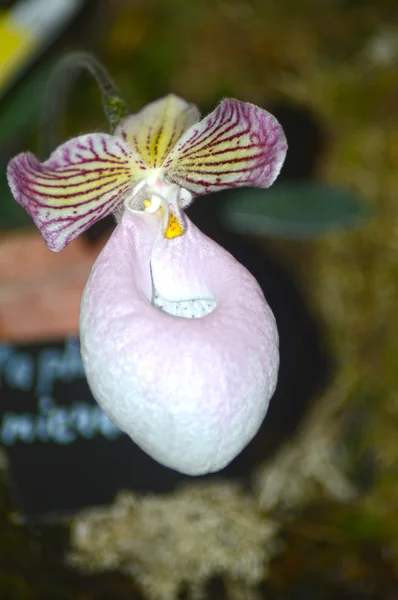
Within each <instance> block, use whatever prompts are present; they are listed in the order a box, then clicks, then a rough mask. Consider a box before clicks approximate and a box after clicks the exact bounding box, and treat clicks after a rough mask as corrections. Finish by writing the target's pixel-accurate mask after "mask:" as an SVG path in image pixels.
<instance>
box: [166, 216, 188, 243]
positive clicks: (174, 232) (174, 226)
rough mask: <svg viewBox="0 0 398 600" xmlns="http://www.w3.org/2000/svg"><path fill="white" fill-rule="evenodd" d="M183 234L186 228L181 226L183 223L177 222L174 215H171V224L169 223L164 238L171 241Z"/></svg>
mask: <svg viewBox="0 0 398 600" xmlns="http://www.w3.org/2000/svg"><path fill="white" fill-rule="evenodd" d="M183 233H184V228H183V226H182V225H181V223H179V222H178V221H177V219H176V218H175V216H174V215H173V214H170V216H169V222H168V225H167V229H166V232H165V234H164V237H165V238H167V239H169V240H171V239H173V238H176V237H178V236H180V235H182V234H183Z"/></svg>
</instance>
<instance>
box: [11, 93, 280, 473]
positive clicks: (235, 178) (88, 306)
mask: <svg viewBox="0 0 398 600" xmlns="http://www.w3.org/2000/svg"><path fill="white" fill-rule="evenodd" d="M286 148H287V145H286V140H285V136H284V134H283V131H282V128H281V126H280V125H279V123H278V122H277V121H276V119H275V118H274V117H273V116H272V115H270V114H269V113H267V112H266V111H264V110H262V109H260V108H258V107H256V106H254V105H251V104H247V103H243V102H239V101H238V100H231V99H228V100H224V101H223V102H221V103H220V105H219V106H218V107H217V108H216V109H215V110H214V111H213V112H212V113H211V114H210V115H209V116H207V117H206V118H205V119H203V120H202V121H199V113H198V110H197V109H196V107H195V106H193V105H191V104H188V103H187V102H185V101H184V100H182V99H180V98H178V97H176V96H174V95H169V96H167V97H165V98H162V99H160V100H158V101H156V102H153V103H151V104H149V105H148V106H146V107H145V108H144V109H143V110H141V111H140V112H139V113H137V114H136V115H132V116H129V117H127V118H126V119H124V120H123V121H121V123H120V124H119V126H118V127H117V129H116V130H115V132H114V134H113V135H108V134H102V133H95V134H88V135H83V136H80V137H77V138H74V139H72V140H70V141H68V142H66V143H65V144H63V145H61V146H60V147H59V148H57V149H56V150H55V151H54V152H53V154H52V155H51V156H50V158H49V159H48V160H47V161H46V162H44V163H40V162H39V161H38V160H37V159H36V158H35V157H34V156H33V155H32V154H30V153H23V154H20V155H18V156H16V157H15V158H14V159H13V160H12V161H11V162H10V164H9V167H8V180H9V184H10V187H11V190H12V192H13V194H14V197H15V199H16V200H17V202H19V203H20V204H21V205H22V206H23V207H24V208H25V209H26V211H27V212H28V213H29V214H30V215H31V216H32V218H33V220H34V222H35V223H36V225H37V227H38V228H39V230H40V231H41V233H42V235H43V237H44V239H45V241H46V244H47V246H48V247H49V248H50V250H54V251H59V250H62V248H64V247H65V246H66V245H67V244H68V243H69V242H71V241H72V240H73V239H74V238H75V237H76V236H78V235H79V234H80V233H82V232H83V231H85V230H86V229H87V228H88V227H90V225H92V224H93V223H95V222H96V221H98V220H99V219H101V218H102V217H104V216H106V215H108V214H110V213H114V214H115V216H116V217H117V220H118V225H117V227H116V229H115V231H114V232H113V234H112V236H111V238H110V240H109V241H108V243H107V244H106V246H105V247H104V249H103V251H102V252H101V254H100V255H99V257H98V259H97V261H96V263H95V264H94V266H93V269H92V272H91V275H90V278H89V280H88V282H87V284H86V288H85V291H84V294H83V299H82V303H81V314H80V336H81V349H82V358H83V362H84V366H85V370H86V375H87V379H88V382H89V385H90V388H91V390H92V392H93V395H94V397H95V398H96V400H97V401H98V402H99V404H100V405H101V406H102V408H103V409H104V410H105V412H106V413H107V414H108V415H109V417H110V418H111V419H112V420H113V421H114V422H115V423H116V425H118V426H119V427H120V429H122V430H123V431H125V432H126V433H127V434H128V435H129V436H130V437H131V438H132V439H133V440H134V441H135V442H136V443H137V444H138V445H139V446H140V447H141V448H142V449H143V450H145V451H146V452H147V453H148V454H150V455H151V456H152V457H153V458H155V459H156V460H158V461H159V462H160V463H162V464H164V465H166V466H168V467H171V468H173V469H176V470H178V471H181V472H183V473H187V474H190V475H199V474H204V473H209V472H214V471H217V470H219V469H221V468H223V467H224V466H226V465H227V464H228V463H229V462H230V461H231V460H232V459H233V458H234V457H235V456H236V455H237V454H238V453H239V452H240V451H241V450H242V449H243V448H244V447H245V445H246V444H247V443H248V442H249V441H250V440H251V439H252V437H253V436H254V435H255V434H256V432H257V431H258V429H259V427H260V425H261V422H262V420H263V418H264V416H265V413H266V411H267V407H268V403H269V400H270V398H271V396H272V394H273V392H274V389H275V385H276V380H277V372H278V362H279V353H278V335H277V330H276V325H275V320H274V317H273V314H272V312H271V310H270V308H269V307H268V305H267V303H266V301H265V299H264V296H263V294H262V291H261V288H260V287H259V285H258V284H257V282H256V280H255V279H254V278H253V277H252V275H251V274H250V273H249V272H248V271H247V270H246V269H245V268H244V267H243V266H242V265H240V264H239V263H238V262H237V261H236V260H235V259H234V258H233V257H232V256H231V255H230V254H229V253H228V252H227V251H226V250H224V249H223V248H221V247H220V246H218V245H217V244H216V243H215V242H213V241H212V240H210V239H209V238H208V237H206V236H205V235H204V234H203V233H201V232H200V231H199V230H198V229H197V228H196V227H195V226H194V225H193V223H192V222H190V220H189V219H188V217H187V216H186V215H185V214H184V212H183V209H184V208H186V207H187V206H188V205H189V204H190V202H191V201H192V199H193V198H194V196H197V195H200V194H205V193H207V192H214V191H217V190H222V189H226V188H233V187H237V186H257V187H268V186H269V185H271V184H272V183H273V181H274V180H275V178H276V177H277V175H278V173H279V170H280V168H281V165H282V163H283V160H284V157H285V154H286Z"/></svg>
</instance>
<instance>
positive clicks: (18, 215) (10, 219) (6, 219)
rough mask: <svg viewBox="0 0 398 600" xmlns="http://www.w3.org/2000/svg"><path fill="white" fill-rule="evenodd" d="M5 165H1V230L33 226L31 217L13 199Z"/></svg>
mask: <svg viewBox="0 0 398 600" xmlns="http://www.w3.org/2000/svg"><path fill="white" fill-rule="evenodd" d="M6 168H7V166H6V165H5V164H2V163H0V229H9V228H13V227H26V226H33V221H32V219H31V217H30V216H29V215H28V214H27V213H26V212H25V211H24V209H23V208H22V206H20V205H19V204H18V203H17V202H16V201H15V200H14V198H13V195H12V194H11V191H10V188H9V187H8V183H7V176H6Z"/></svg>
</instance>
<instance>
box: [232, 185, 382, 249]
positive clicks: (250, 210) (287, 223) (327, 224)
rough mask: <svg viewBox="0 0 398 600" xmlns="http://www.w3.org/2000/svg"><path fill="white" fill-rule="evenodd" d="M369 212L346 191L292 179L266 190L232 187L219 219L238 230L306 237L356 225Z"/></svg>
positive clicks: (240, 231)
mask: <svg viewBox="0 0 398 600" xmlns="http://www.w3.org/2000/svg"><path fill="white" fill-rule="evenodd" d="M225 194H226V193H225ZM370 214H371V210H370V208H369V207H368V206H367V205H366V204H365V203H364V202H362V200H360V199H359V198H358V197H357V196H356V195H355V194H354V193H352V192H350V191H349V190H345V189H341V188H335V187H331V186H327V185H324V184H322V183H318V182H302V183H297V182H295V183H289V184H288V183H281V184H276V185H274V186H273V187H272V188H270V189H267V190H266V189H257V188H241V189H238V190H232V191H230V192H228V197H226V202H225V205H224V206H223V209H222V212H221V218H222V220H223V222H224V224H225V225H226V226H227V227H228V228H229V229H232V230H233V231H236V232H238V233H254V234H266V235H272V236H286V237H298V238H306V237H315V236H318V235H322V234H325V233H329V232H331V231H335V230H338V229H344V228H348V227H353V226H355V225H359V224H360V223H361V222H362V221H363V220H364V219H366V218H367V217H369V216H370Z"/></svg>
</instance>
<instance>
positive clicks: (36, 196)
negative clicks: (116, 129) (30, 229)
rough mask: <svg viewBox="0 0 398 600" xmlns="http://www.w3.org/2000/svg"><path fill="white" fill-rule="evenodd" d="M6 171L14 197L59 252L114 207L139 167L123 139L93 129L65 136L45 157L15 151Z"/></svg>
mask: <svg viewBox="0 0 398 600" xmlns="http://www.w3.org/2000/svg"><path fill="white" fill-rule="evenodd" d="M7 175H8V181H9V185H10V187H11V190H12V193H13V195H14V197H15V199H16V200H17V202H18V203H19V204H21V206H23V207H24V209H25V210H26V211H27V212H28V213H29V215H30V216H31V217H32V218H33V220H34V222H35V224H36V226H37V227H38V229H39V230H40V232H41V234H42V235H43V237H44V240H45V242H46V244H47V246H48V248H49V249H50V250H54V251H56V252H57V251H59V250H62V249H63V248H64V247H65V246H66V245H67V244H69V242H71V241H72V240H73V239H74V238H75V237H77V236H78V235H79V234H80V233H82V232H83V231H85V230H86V229H88V228H89V227H90V226H91V225H93V224H94V223H95V222H96V221H98V220H99V219H102V218H103V217H105V216H106V215H108V214H110V213H112V212H113V211H115V210H116V209H117V208H118V207H119V206H120V205H121V203H122V202H123V200H124V198H125V196H126V194H128V192H129V191H130V190H131V188H132V185H133V184H134V181H135V180H136V179H137V178H138V177H139V175H140V173H139V167H138V165H137V164H136V163H135V162H134V159H133V156H132V152H131V150H130V148H129V147H128V146H127V144H125V143H124V142H123V141H122V140H119V139H118V138H116V137H114V136H111V135H107V134H93V135H84V136H81V137H78V138H74V139H72V140H70V141H68V142H66V143H65V144H63V145H62V146H60V147H59V148H57V150H55V152H53V154H52V155H51V157H50V158H49V160H47V161H46V162H44V163H40V162H39V161H38V160H37V159H36V158H35V156H33V154H30V153H23V154H19V155H18V156H16V157H15V158H14V159H13V160H11V162H10V163H9V165H8V171H7Z"/></svg>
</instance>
